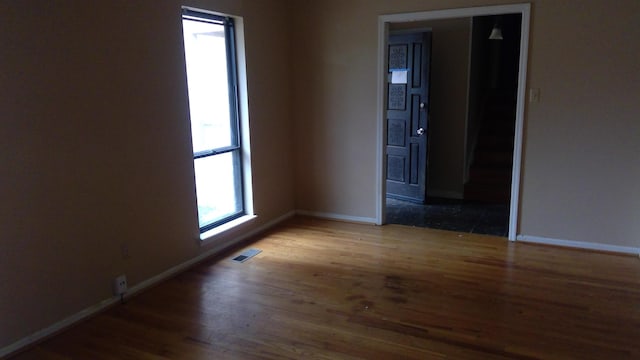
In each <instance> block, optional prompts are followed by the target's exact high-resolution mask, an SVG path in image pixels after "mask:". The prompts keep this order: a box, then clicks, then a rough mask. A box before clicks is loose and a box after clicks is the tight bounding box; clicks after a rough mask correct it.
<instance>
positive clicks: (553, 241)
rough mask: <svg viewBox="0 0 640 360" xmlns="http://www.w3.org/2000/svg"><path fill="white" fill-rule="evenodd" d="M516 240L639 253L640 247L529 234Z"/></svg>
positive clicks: (519, 236)
mask: <svg viewBox="0 0 640 360" xmlns="http://www.w3.org/2000/svg"><path fill="white" fill-rule="evenodd" d="M518 241H522V242H528V243H533V244H544V245H555V246H562V247H570V248H578V249H587V250H598V251H608V252H614V253H623V254H634V255H640V247H631V246H620V245H610V244H602V243H592V242H585V241H575V240H563V239H553V238H547V237H542V236H531V235H518Z"/></svg>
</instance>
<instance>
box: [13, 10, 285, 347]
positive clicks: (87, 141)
mask: <svg viewBox="0 0 640 360" xmlns="http://www.w3.org/2000/svg"><path fill="white" fill-rule="evenodd" d="M181 4H182V2H180V1H168V0H164V1H152V0H148V1H139V0H138V1H111V0H105V1H48V0H42V1H8V0H7V1H4V0H3V1H0V24H1V25H0V29H1V31H0V118H1V121H0V148H1V151H0V237H1V242H0V243H1V245H2V250H1V251H0V348H2V347H4V346H6V345H8V344H10V343H12V342H14V341H16V340H18V339H20V338H22V337H24V336H27V335H29V334H31V333H33V332H34V331H36V330H39V329H41V328H44V327H46V326H48V325H51V324H52V323H54V322H57V321H60V320H61V319H63V318H65V317H67V316H70V315H71V314H75V313H77V312H78V311H80V310H82V309H84V308H86V307H88V306H91V305H94V304H96V303H98V302H99V301H101V300H104V299H107V298H109V297H111V281H112V278H113V277H114V276H115V275H118V274H120V273H126V274H127V275H128V278H129V286H134V285H136V284H137V283H139V282H140V281H142V280H146V279H148V278H150V277H151V276H154V275H157V274H159V273H161V272H162V271H165V270H167V269H168V268H170V267H172V266H175V265H178V264H180V263H183V262H185V261H187V260H189V259H193V258H194V257H196V256H198V255H199V254H202V253H203V252H205V251H207V250H209V249H211V245H208V246H201V245H200V242H199V241H198V240H197V234H198V229H197V226H198V225H197V219H196V205H195V194H194V180H193V165H192V159H191V141H190V128H189V121H188V117H187V116H188V109H187V98H186V82H185V81H186V80H185V75H184V58H183V51H182V32H181V31H182V30H181V23H180V6H181ZM192 5H193V6H198V7H201V8H206V9H211V10H218V11H222V12H227V13H231V14H234V15H240V16H243V17H244V20H245V25H246V26H245V30H246V46H247V63H248V67H247V73H248V76H249V84H248V87H249V97H250V101H249V108H250V114H251V133H252V136H251V139H252V148H253V154H252V158H253V183H254V206H255V212H256V213H257V214H258V219H257V221H256V222H255V224H252V225H251V226H249V227H248V228H247V230H251V229H254V228H257V227H258V226H260V225H261V224H264V223H266V222H268V221H270V220H273V219H275V218H277V217H279V216H281V215H283V214H285V213H287V212H290V211H291V210H293V208H294V207H293V206H294V202H293V191H292V190H291V189H292V180H293V178H292V166H291V161H290V160H289V156H290V145H289V144H290V141H289V139H290V135H291V130H290V129H291V125H290V123H289V121H290V118H291V117H290V115H289V108H290V106H289V97H290V96H289V82H290V80H289V75H288V74H289V68H290V62H289V61H290V60H289V59H290V57H289V54H290V42H289V40H288V39H289V36H288V34H289V24H288V10H287V8H286V3H285V2H283V1H276V0H274V1H266V0H264V1H244V2H242V1H214V0H211V1H198V2H196V1H193V2H192ZM265 135H266V136H265ZM222 240H223V241H224V240H225V239H222ZM123 244H124V245H126V246H128V247H129V253H130V258H129V259H127V260H125V259H123V256H122V253H121V246H122V245H123Z"/></svg>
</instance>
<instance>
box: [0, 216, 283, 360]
mask: <svg viewBox="0 0 640 360" xmlns="http://www.w3.org/2000/svg"><path fill="white" fill-rule="evenodd" d="M295 214H296V212H295V211H290V212H288V213H286V214H284V215H282V216H280V217H277V218H275V219H273V220H271V221H269V222H267V223H265V224H263V225H261V226H259V227H257V228H256V229H254V230H252V231H249V232H247V233H244V234H242V235H241V236H238V237H237V238H234V239H232V240H230V241H227V242H224V243H221V244H219V245H216V246H215V247H213V248H211V249H209V250H207V251H206V252H204V253H202V254H200V255H198V256H196V257H195V258H193V259H190V260H188V261H185V262H183V263H181V264H178V265H176V266H174V267H172V268H169V269H168V270H166V271H164V272H162V273H160V274H158V275H156V276H153V277H151V278H149V279H147V280H144V281H142V282H140V283H138V284H136V285H135V286H132V287H130V288H129V289H128V291H127V295H128V296H131V295H134V294H136V293H139V292H141V291H143V290H145V289H147V288H149V287H151V286H153V285H155V284H157V283H159V282H161V281H163V280H166V279H168V278H170V277H172V276H174V275H176V274H178V273H180V272H183V271H185V270H187V269H188V268H190V267H192V266H193V265H195V264H197V263H199V262H201V261H203V260H205V259H207V258H209V257H211V256H213V255H215V254H217V253H219V252H221V251H222V250H225V249H227V248H229V247H231V246H233V245H235V244H238V243H240V242H242V241H243V240H246V239H247V238H249V237H251V236H254V235H256V234H258V233H260V232H263V231H265V230H268V229H269V228H271V227H273V226H275V225H277V224H279V223H281V222H283V221H285V220H287V219H289V218H291V217H293V216H294V215H295ZM119 301H120V297H118V296H114V297H112V298H109V299H105V300H102V301H100V302H99V303H97V304H95V305H92V306H89V307H88V308H86V309H83V310H81V311H80V312H77V313H75V314H73V315H71V316H69V317H67V318H65V319H63V320H61V321H58V322H56V323H54V324H53V325H50V326H47V327H46V328H44V329H41V330H38V331H36V332H34V333H33V334H31V335H28V336H26V337H24V338H22V339H20V340H18V341H16V342H14V343H12V344H10V345H8V346H5V347H3V348H0V358H2V357H4V356H6V355H9V354H11V353H14V352H16V351H18V350H20V349H22V348H24V347H26V346H29V345H31V344H33V343H36V342H38V341H40V340H42V339H44V338H46V337H48V336H51V335H53V334H55V333H56V332H58V331H60V330H63V329H65V328H67V327H69V326H71V325H73V324H75V323H77V322H79V321H81V320H83V319H85V318H87V317H89V316H92V315H95V314H97V313H99V312H101V311H102V310H104V309H106V308H107V307H109V306H111V305H114V304H116V303H117V302H119Z"/></svg>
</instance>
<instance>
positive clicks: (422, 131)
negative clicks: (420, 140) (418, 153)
mask: <svg viewBox="0 0 640 360" xmlns="http://www.w3.org/2000/svg"><path fill="white" fill-rule="evenodd" d="M416 134H418V135H420V136H422V134H424V129H423V128H420V129H418V130H416Z"/></svg>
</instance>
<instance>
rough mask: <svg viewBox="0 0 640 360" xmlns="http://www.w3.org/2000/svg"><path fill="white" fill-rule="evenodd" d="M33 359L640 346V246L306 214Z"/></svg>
mask: <svg viewBox="0 0 640 360" xmlns="http://www.w3.org/2000/svg"><path fill="white" fill-rule="evenodd" d="M247 247H256V248H260V249H262V250H263V252H262V253H260V254H259V255H257V256H256V257H254V258H252V259H250V260H249V261H247V262H245V263H236V262H233V261H231V260H230V258H231V257H232V256H233V255H235V254H236V253H237V251H236V252H230V253H227V254H225V256H224V257H218V258H217V259H212V260H209V261H206V262H205V263H203V264H200V265H198V266H196V267H194V268H193V269H191V270H189V271H187V272H185V273H183V274H181V275H178V276H177V277H175V278H173V279H171V280H169V281H167V282H165V283H163V284H161V285H159V286H157V287H154V288H152V289H149V290H147V291H145V292H144V293H142V294H140V295H138V296H135V297H133V298H131V299H129V300H128V301H127V303H126V304H124V305H118V306H116V307H114V308H112V309H110V310H108V311H107V312H105V313H103V314H100V315H98V316H96V317H94V318H92V319H90V320H88V321H85V322H83V323H81V324H79V325H78V326H75V327H73V328H71V329H69V330H68V331H66V332H64V333H62V334H60V335H58V336H56V337H53V338H52V339H50V340H48V341H46V342H44V343H41V344H39V345H37V346H35V347H33V348H32V349H30V350H29V351H26V352H24V353H22V354H18V356H16V357H15V359H17V360H25V359H444V358H447V359H640V260H639V259H638V258H637V257H634V256H623V255H615V254H605V253H597V252H588V251H581V250H571V249H563V248H557V247H548V246H538V245H528V244H523V243H509V242H507V241H506V240H505V239H504V238H497V237H491V236H482V235H470V234H459V233H455V232H446V231H439V230H429V229H421V228H411V227H404V226H399V225H387V226H382V227H379V226H369V225H358V224H349V223H341V222H332V221H326V220H319V219H313V218H306V217H296V218H294V219H292V220H290V221H288V222H286V223H285V224H283V225H281V226H279V227H277V228H276V229H274V230H272V231H269V232H268V233H266V234H264V235H263V236H260V237H258V238H256V239H255V242H254V243H251V244H249V245H248V246H247Z"/></svg>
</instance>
